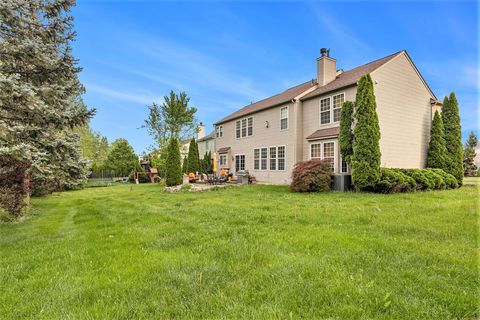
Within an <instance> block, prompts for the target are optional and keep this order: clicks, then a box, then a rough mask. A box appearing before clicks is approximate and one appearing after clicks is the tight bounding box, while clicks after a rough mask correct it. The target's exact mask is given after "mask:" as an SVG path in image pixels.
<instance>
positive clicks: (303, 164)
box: [290, 160, 332, 192]
mask: <svg viewBox="0 0 480 320" xmlns="http://www.w3.org/2000/svg"><path fill="white" fill-rule="evenodd" d="M331 181H332V171H331V169H330V164H329V162H327V161H323V160H309V161H300V162H298V163H297V164H296V165H295V168H294V169H293V172H292V183H291V184H290V189H291V190H292V191H296V192H318V191H328V190H330V189H331V187H330V184H331Z"/></svg>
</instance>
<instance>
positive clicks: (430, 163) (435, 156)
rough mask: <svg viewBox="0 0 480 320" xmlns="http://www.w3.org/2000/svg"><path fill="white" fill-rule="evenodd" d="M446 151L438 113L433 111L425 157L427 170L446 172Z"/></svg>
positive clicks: (441, 122)
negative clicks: (435, 169) (434, 169)
mask: <svg viewBox="0 0 480 320" xmlns="http://www.w3.org/2000/svg"><path fill="white" fill-rule="evenodd" d="M446 156H447V149H446V147H445V130H444V128H443V121H442V117H441V116H440V113H439V112H438V111H435V115H434V116H433V121H432V128H431V129H430V144H429V147H428V155H427V168H437V169H443V170H446V169H447V168H446V162H447V160H446V158H445V157H446Z"/></svg>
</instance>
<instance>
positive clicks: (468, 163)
mask: <svg viewBox="0 0 480 320" xmlns="http://www.w3.org/2000/svg"><path fill="white" fill-rule="evenodd" d="M477 144H478V138H477V135H476V134H475V133H474V132H473V131H472V132H470V134H469V135H468V139H467V141H466V142H465V149H464V150H463V166H464V168H465V169H464V173H465V176H467V177H476V176H477V170H478V168H477V166H476V165H475V157H476V155H477V154H476V152H475V148H476V147H477Z"/></svg>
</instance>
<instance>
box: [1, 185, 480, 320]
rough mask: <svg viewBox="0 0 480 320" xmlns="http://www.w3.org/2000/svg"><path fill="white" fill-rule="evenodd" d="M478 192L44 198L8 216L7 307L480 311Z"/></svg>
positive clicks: (263, 313)
mask: <svg viewBox="0 0 480 320" xmlns="http://www.w3.org/2000/svg"><path fill="white" fill-rule="evenodd" d="M478 191H479V189H478V187H464V188H461V189H459V190H451V191H440V192H425V193H414V194H396V195H375V194H357V193H335V192H331V193H324V194H295V193H291V192H289V190H288V188H287V187H284V186H261V185H258V186H240V187H232V188H227V189H224V190H223V189H222V190H216V191H208V192H202V193H183V192H182V193H177V194H168V193H164V192H161V190H160V188H159V187H158V186H157V185H135V186H131V185H120V186H114V187H108V188H91V189H86V190H81V191H72V192H64V193H60V194H55V195H52V196H49V197H44V198H34V199H32V208H31V215H30V216H29V217H28V218H27V219H26V220H25V221H23V222H21V223H17V224H10V225H5V224H4V225H0V234H1V239H0V244H1V250H0V257H1V259H0V280H1V283H2V287H3V288H4V290H2V291H1V293H0V314H3V315H6V316H7V318H22V317H24V318H30V317H35V318H41V319H42V318H43V319H51V318H82V319H89V318H91V319H98V318H224V319H232V318H282V319H283V318H290V317H291V318H332V319H355V318H379V319H384V318H391V319H419V318H426V319H440V318H441V319H455V318H456V319H471V318H475V317H476V316H478V308H477V303H478V298H479V293H478V289H477V288H478V287H479V285H480V283H479V278H478V268H477V262H478V256H477V255H478V242H477V240H478V227H479V225H478V199H477V197H478ZM25 301H28V303H25Z"/></svg>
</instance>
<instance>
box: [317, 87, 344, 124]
mask: <svg viewBox="0 0 480 320" xmlns="http://www.w3.org/2000/svg"><path fill="white" fill-rule="evenodd" d="M344 102H345V94H344V93H341V94H337V95H334V96H332V97H327V98H324V99H322V100H320V124H329V123H333V122H339V121H340V117H341V114H342V105H343V103H344Z"/></svg>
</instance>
